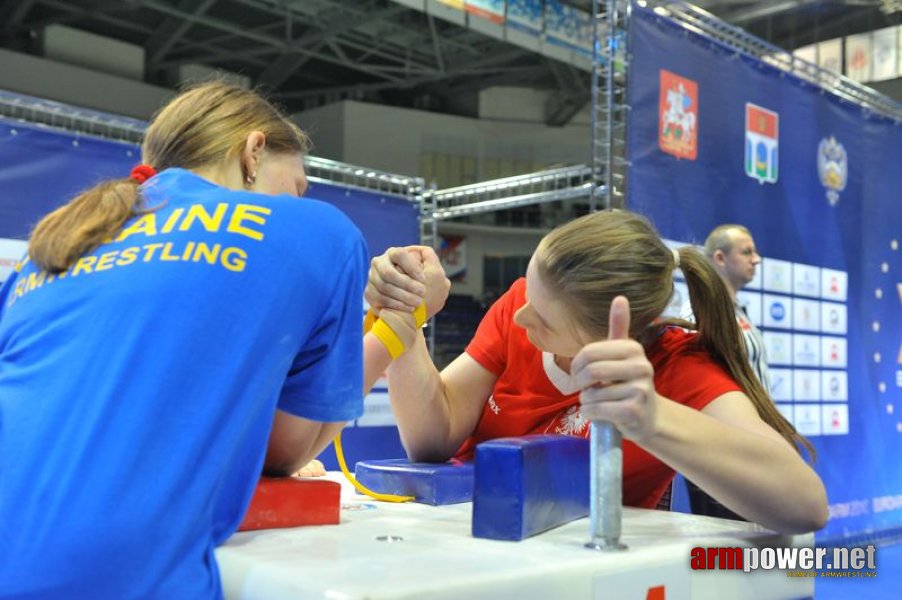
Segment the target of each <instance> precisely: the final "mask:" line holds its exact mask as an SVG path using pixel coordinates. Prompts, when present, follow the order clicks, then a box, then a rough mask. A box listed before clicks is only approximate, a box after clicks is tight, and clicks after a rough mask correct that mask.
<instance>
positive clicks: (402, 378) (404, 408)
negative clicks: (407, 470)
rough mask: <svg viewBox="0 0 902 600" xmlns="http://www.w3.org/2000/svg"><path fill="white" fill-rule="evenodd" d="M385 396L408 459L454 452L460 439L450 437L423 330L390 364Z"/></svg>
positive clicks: (437, 457) (448, 414) (429, 458)
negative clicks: (389, 404)
mask: <svg viewBox="0 0 902 600" xmlns="http://www.w3.org/2000/svg"><path fill="white" fill-rule="evenodd" d="M388 395H389V399H390V400H391V405H392V410H393V412H394V414H395V419H396V420H397V422H398V430H399V432H400V434H401V443H402V444H403V445H404V449H405V450H406V451H407V456H408V458H409V459H410V460H411V461H444V460H447V459H448V458H450V457H451V456H452V455H453V454H454V451H455V450H457V448H458V446H459V445H460V443H461V440H458V441H456V442H455V441H454V440H451V439H450V432H451V412H450V407H449V404H448V401H447V399H446V397H445V390H444V386H443V385H442V378H441V375H440V374H439V372H438V369H436V367H435V364H434V363H433V362H432V357H431V356H430V355H429V350H428V349H427V347H426V341H425V338H424V337H423V335H422V333H420V334H418V335H417V339H416V341H415V342H414V343H413V344H412V345H411V347H410V348H409V349H408V350H407V352H405V353H404V354H403V355H401V356H400V357H398V358H397V359H396V360H395V361H394V362H393V363H392V364H391V366H390V367H389V369H388Z"/></svg>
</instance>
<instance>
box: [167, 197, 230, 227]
mask: <svg viewBox="0 0 902 600" xmlns="http://www.w3.org/2000/svg"><path fill="white" fill-rule="evenodd" d="M228 206H229V205H228V204H225V203H223V202H221V203H219V204H217V205H216V212H215V213H213V214H212V215H211V214H210V213H208V212H207V210H206V209H205V208H204V207H203V206H202V205H200V204H194V205H192V206H191V207H190V208H188V214H187V215H185V220H184V221H182V224H181V225H179V231H188V229H190V228H191V225H192V224H193V223H194V221H195V220H200V222H201V225H203V227H204V229H206V230H207V231H219V227H220V226H221V225H222V218H223V217H224V216H225V213H226V209H227V208H228Z"/></svg>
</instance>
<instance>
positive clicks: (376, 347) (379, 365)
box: [363, 333, 392, 395]
mask: <svg viewBox="0 0 902 600" xmlns="http://www.w3.org/2000/svg"><path fill="white" fill-rule="evenodd" d="M391 363H392V358H391V354H389V353H388V349H387V348H386V347H385V345H384V344H383V343H382V342H381V341H379V338H377V337H376V336H375V335H373V334H372V333H367V334H366V335H365V336H363V393H364V395H366V394H368V393H369V392H370V390H371V389H373V386H374V385H376V382H377V381H379V378H380V377H382V374H383V373H385V370H386V369H387V368H388V366H389V365H390V364H391Z"/></svg>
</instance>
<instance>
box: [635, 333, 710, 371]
mask: <svg viewBox="0 0 902 600" xmlns="http://www.w3.org/2000/svg"><path fill="white" fill-rule="evenodd" d="M646 354H647V355H648V359H649V360H650V361H651V363H652V365H654V367H655V371H658V370H660V369H663V368H669V367H673V366H675V365H676V364H677V363H679V364H680V366H685V365H686V364H696V365H705V364H710V365H716V363H715V361H714V359H713V358H712V357H711V355H710V354H708V351H707V350H705V348H704V347H703V346H702V345H701V344H700V343H699V335H698V332H697V331H690V330H688V329H683V328H682V327H677V326H676V325H667V326H664V327H662V328H661V329H660V331H658V332H657V334H656V336H655V337H654V338H653V339H652V340H651V341H650V342H649V343H648V344H647V346H646Z"/></svg>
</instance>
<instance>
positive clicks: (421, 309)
mask: <svg viewBox="0 0 902 600" xmlns="http://www.w3.org/2000/svg"><path fill="white" fill-rule="evenodd" d="M413 318H414V319H415V320H416V322H417V328H420V327H422V326H423V324H424V323H425V322H426V303H425V302H423V303H421V304H420V305H419V306H418V307H417V309H416V310H415V311H413Z"/></svg>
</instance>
